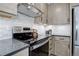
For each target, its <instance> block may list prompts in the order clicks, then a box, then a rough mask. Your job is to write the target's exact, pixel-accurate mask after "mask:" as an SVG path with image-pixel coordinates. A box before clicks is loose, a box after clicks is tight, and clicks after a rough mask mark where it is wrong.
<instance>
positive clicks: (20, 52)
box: [12, 48, 29, 56]
mask: <svg viewBox="0 0 79 59" xmlns="http://www.w3.org/2000/svg"><path fill="white" fill-rule="evenodd" d="M12 56H29V48H26V49H24V50H22V51H19V52H17V53H16V54H14V55H12Z"/></svg>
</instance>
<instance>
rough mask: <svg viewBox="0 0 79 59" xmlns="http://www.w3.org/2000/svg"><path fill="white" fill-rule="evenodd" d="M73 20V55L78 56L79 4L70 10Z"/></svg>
mask: <svg viewBox="0 0 79 59" xmlns="http://www.w3.org/2000/svg"><path fill="white" fill-rule="evenodd" d="M72 12H73V13H72V14H73V16H72V20H73V27H72V28H73V36H74V37H73V43H74V44H73V55H74V56H79V6H74V7H73V10H72Z"/></svg>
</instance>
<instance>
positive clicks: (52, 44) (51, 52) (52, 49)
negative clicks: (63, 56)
mask: <svg viewBox="0 0 79 59" xmlns="http://www.w3.org/2000/svg"><path fill="white" fill-rule="evenodd" d="M50 55H55V40H54V37H50V38H49V56H50Z"/></svg>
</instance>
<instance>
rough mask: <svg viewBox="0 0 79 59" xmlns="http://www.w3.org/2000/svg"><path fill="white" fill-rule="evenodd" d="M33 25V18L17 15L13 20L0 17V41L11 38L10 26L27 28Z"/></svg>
mask: <svg viewBox="0 0 79 59" xmlns="http://www.w3.org/2000/svg"><path fill="white" fill-rule="evenodd" d="M32 24H34V18H31V17H28V16H25V15H22V14H19V13H18V16H17V17H16V18H15V19H7V18H1V17H0V40H3V39H8V38H12V26H29V27H31V25H32Z"/></svg>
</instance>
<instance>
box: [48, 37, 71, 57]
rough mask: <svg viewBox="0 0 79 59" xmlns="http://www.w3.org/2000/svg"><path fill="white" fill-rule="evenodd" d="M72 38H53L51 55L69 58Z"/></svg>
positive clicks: (50, 44)
mask: <svg viewBox="0 0 79 59" xmlns="http://www.w3.org/2000/svg"><path fill="white" fill-rule="evenodd" d="M69 38H70V37H58V36H53V37H51V39H50V40H49V55H57V56H69V55H70V39H69Z"/></svg>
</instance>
